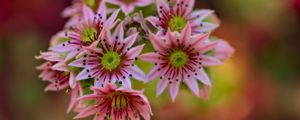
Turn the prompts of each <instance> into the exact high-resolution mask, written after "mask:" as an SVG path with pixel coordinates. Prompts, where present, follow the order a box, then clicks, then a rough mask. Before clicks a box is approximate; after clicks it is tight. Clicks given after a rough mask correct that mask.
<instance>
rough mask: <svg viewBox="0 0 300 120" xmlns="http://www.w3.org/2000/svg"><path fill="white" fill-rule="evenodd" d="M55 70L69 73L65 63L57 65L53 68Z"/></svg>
mask: <svg viewBox="0 0 300 120" xmlns="http://www.w3.org/2000/svg"><path fill="white" fill-rule="evenodd" d="M52 69H53V70H58V71H65V72H69V70H68V68H67V65H66V64H65V63H63V62H59V63H56V64H55V65H53V66H52Z"/></svg>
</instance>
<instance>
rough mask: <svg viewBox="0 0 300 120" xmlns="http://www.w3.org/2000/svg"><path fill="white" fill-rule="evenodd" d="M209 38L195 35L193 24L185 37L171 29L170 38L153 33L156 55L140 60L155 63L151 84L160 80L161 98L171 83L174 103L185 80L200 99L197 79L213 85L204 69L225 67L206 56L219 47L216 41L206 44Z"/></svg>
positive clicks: (150, 78) (183, 33) (158, 93)
mask: <svg viewBox="0 0 300 120" xmlns="http://www.w3.org/2000/svg"><path fill="white" fill-rule="evenodd" d="M208 36H209V34H197V35H193V36H191V26H190V24H189V23H187V25H186V27H185V28H184V29H183V30H182V32H181V34H178V33H177V32H171V31H170V30H169V31H168V32H167V34H166V37H158V36H156V35H154V34H153V33H151V34H150V40H151V43H152V45H153V47H154V49H155V50H156V52H154V53H146V54H143V55H141V56H140V58H141V59H142V60H144V61H148V62H153V63H154V64H155V66H154V67H153V68H152V70H151V71H150V73H149V74H148V76H147V81H150V80H153V79H155V78H157V77H159V78H160V80H159V82H158V84H157V95H160V94H161V93H162V92H163V91H164V89H165V88H166V87H167V86H168V84H169V85H170V94H171V97H172V100H175V98H176V95H177V93H178V89H179V85H180V82H181V81H182V82H184V83H185V84H186V85H187V86H188V87H189V88H190V89H191V90H192V92H193V93H194V94H195V95H196V96H199V87H198V84H197V80H199V81H201V82H202V83H203V84H204V85H205V86H211V82H210V80H209V77H208V75H207V73H206V72H205V69H204V67H209V66H215V65H221V64H222V62H221V61H220V60H219V59H217V58H215V57H213V56H210V55H207V54H206V53H207V52H208V51H210V50H213V49H214V48H215V46H216V45H217V44H216V42H205V41H206V40H207V39H208Z"/></svg>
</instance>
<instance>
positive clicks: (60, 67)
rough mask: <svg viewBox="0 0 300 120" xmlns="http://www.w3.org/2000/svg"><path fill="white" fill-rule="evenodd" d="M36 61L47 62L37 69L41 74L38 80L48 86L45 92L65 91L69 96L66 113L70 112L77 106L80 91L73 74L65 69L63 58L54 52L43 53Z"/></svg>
mask: <svg viewBox="0 0 300 120" xmlns="http://www.w3.org/2000/svg"><path fill="white" fill-rule="evenodd" d="M36 58H37V59H43V60H46V61H47V62H45V63H43V64H42V65H40V66H38V67H37V70H40V71H41V73H40V75H39V78H41V79H42V80H44V81H47V82H49V83H50V84H49V85H48V86H47V87H46V88H45V91H61V90H66V93H68V94H69V93H70V94H71V99H70V104H69V107H68V110H67V112H70V111H71V110H72V109H73V108H74V107H75V106H76V105H77V104H78V102H77V101H76V99H77V97H79V95H82V89H81V88H80V85H79V83H78V82H76V81H75V74H74V73H73V72H72V71H71V72H70V71H69V70H68V69H67V66H66V64H65V63H64V62H63V57H61V56H60V54H58V53H55V52H51V51H50V52H43V53H41V55H40V56H37V57H36Z"/></svg>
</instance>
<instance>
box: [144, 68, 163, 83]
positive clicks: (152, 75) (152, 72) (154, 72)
mask: <svg viewBox="0 0 300 120" xmlns="http://www.w3.org/2000/svg"><path fill="white" fill-rule="evenodd" d="M161 74H162V71H161V68H160V66H158V65H157V66H154V67H153V68H152V69H151V70H150V72H149V73H148V76H147V79H146V81H145V83H147V82H150V81H152V80H154V79H155V78H157V77H158V76H160V75H161Z"/></svg>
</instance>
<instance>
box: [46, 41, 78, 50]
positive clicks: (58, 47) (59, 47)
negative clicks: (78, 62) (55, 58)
mask: <svg viewBox="0 0 300 120" xmlns="http://www.w3.org/2000/svg"><path fill="white" fill-rule="evenodd" d="M78 48H80V47H79V46H78V45H75V44H68V43H67V42H64V43H61V44H59V45H56V46H52V47H50V48H49V50H52V51H55V52H69V51H73V50H77V49H78Z"/></svg>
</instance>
